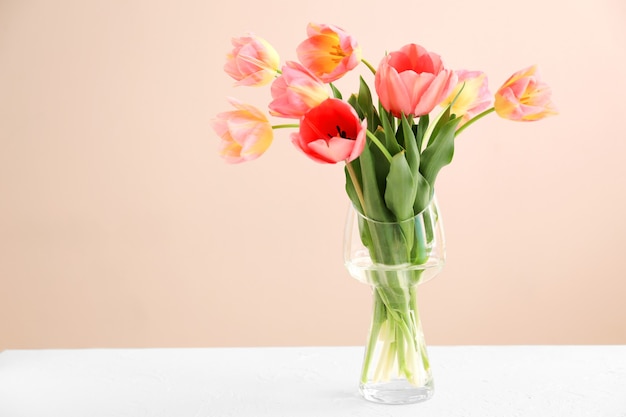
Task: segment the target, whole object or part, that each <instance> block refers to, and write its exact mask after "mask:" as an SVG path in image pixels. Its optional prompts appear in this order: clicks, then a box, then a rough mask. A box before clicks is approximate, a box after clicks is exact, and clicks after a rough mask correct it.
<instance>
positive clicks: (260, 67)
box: [224, 35, 280, 86]
mask: <svg viewBox="0 0 626 417" xmlns="http://www.w3.org/2000/svg"><path fill="white" fill-rule="evenodd" d="M232 43H233V46H234V48H233V50H232V51H231V52H230V53H229V54H228V55H227V57H226V64H225V65H224V71H226V73H227V74H228V75H230V76H231V77H232V78H234V79H235V80H236V81H237V82H236V83H235V85H246V86H261V85H266V84H269V83H270V82H271V81H272V80H273V79H274V77H275V76H276V74H277V72H278V67H279V66H280V57H279V56H278V53H277V52H276V50H275V49H274V48H273V47H272V45H270V44H269V43H268V42H267V41H265V40H264V39H262V38H259V37H258V36H252V35H251V36H243V37H239V38H233V39H232Z"/></svg>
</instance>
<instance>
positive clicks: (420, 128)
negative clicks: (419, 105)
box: [415, 114, 429, 149]
mask: <svg viewBox="0 0 626 417" xmlns="http://www.w3.org/2000/svg"><path fill="white" fill-rule="evenodd" d="M428 122H429V117H428V115H427V114H425V115H423V116H421V117H420V120H419V122H418V124H417V132H416V133H415V142H416V143H417V149H422V142H423V141H424V133H426V130H427V129H428Z"/></svg>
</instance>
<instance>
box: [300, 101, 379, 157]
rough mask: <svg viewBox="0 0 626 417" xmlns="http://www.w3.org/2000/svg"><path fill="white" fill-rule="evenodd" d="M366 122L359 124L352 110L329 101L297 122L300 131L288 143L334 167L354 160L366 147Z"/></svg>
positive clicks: (339, 102) (343, 104)
mask: <svg viewBox="0 0 626 417" xmlns="http://www.w3.org/2000/svg"><path fill="white" fill-rule="evenodd" d="M366 132H367V121H365V120H363V122H361V121H360V120H359V116H358V115H357V114H356V112H355V111H354V109H353V108H352V106H350V105H349V104H348V103H346V102H345V101H342V100H339V99H336V98H329V99H326V100H324V101H323V102H322V103H321V104H320V105H319V106H317V107H314V108H312V109H311V110H310V111H309V112H308V113H306V114H305V115H304V116H303V117H302V119H301V120H300V130H299V132H297V133H292V134H291V141H292V142H293V144H294V145H296V146H297V147H298V148H299V149H301V150H302V151H303V152H304V153H305V154H306V155H307V156H308V157H309V158H311V159H313V160H314V161H317V162H322V163H328V164H335V163H337V162H340V161H347V162H350V161H352V160H354V159H356V158H357V157H358V156H359V155H360V154H361V152H363V147H364V146H365V138H366Z"/></svg>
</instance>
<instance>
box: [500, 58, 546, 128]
mask: <svg viewBox="0 0 626 417" xmlns="http://www.w3.org/2000/svg"><path fill="white" fill-rule="evenodd" d="M551 96H552V92H551V90H550V87H549V86H548V85H547V84H546V83H544V82H543V81H541V79H540V77H539V73H538V71H537V67H536V66H535V65H532V66H530V67H528V68H525V69H523V70H520V71H518V72H516V73H515V74H513V75H512V76H511V77H510V78H509V79H508V80H507V81H506V82H505V83H504V84H503V85H502V87H500V89H499V90H498V92H497V93H496V98H495V103H494V107H495V109H496V113H498V115H499V116H500V117H504V118H505V119H509V120H515V121H526V122H528V121H534V120H539V119H543V118H544V117H547V116H550V115H553V114H557V111H556V108H555V107H554V105H553V103H552V101H551Z"/></svg>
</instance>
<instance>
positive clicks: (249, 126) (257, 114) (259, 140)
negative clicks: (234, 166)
mask: <svg viewBox="0 0 626 417" xmlns="http://www.w3.org/2000/svg"><path fill="white" fill-rule="evenodd" d="M229 101H230V103H231V104H232V105H233V106H234V107H235V108H236V110H233V111H228V112H223V113H220V114H218V115H217V119H216V120H214V121H213V122H212V123H211V125H212V127H213V129H214V130H215V132H216V133H217V134H218V135H219V136H220V137H221V138H222V143H221V146H220V155H221V156H222V157H223V158H224V159H225V160H226V162H229V163H239V162H246V161H251V160H253V159H256V158H258V157H259V156H261V155H262V154H263V153H264V152H265V151H266V150H267V148H269V146H270V145H271V144H272V140H273V138H274V132H273V130H272V126H271V125H270V123H269V121H268V120H267V117H265V115H264V114H263V113H262V112H261V111H260V110H259V109H257V108H256V107H254V106H251V105H249V104H244V103H241V102H240V101H238V100H235V99H232V98H231V99H230V100H229Z"/></svg>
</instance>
